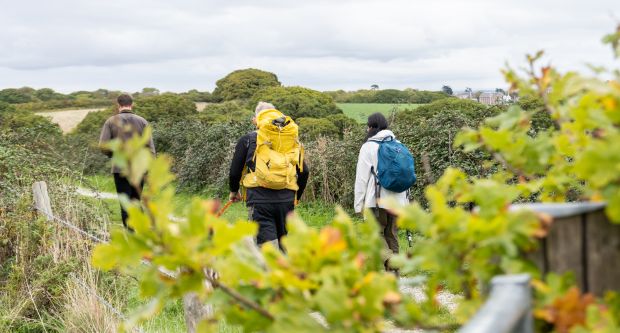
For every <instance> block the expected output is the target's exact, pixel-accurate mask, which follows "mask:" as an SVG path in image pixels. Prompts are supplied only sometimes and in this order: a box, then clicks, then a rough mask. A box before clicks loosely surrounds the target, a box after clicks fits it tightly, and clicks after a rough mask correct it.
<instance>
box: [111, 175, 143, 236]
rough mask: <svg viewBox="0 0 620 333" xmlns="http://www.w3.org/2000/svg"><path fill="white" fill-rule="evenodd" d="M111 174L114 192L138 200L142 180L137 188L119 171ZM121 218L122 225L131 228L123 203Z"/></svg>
mask: <svg viewBox="0 0 620 333" xmlns="http://www.w3.org/2000/svg"><path fill="white" fill-rule="evenodd" d="M113 175H114V185H116V192H117V193H118V194H119V195H121V194H125V195H126V196H127V197H129V199H130V200H134V199H135V200H140V193H142V188H143V187H144V181H142V183H141V184H140V189H139V190H138V189H137V188H135V187H134V186H133V185H131V183H130V182H129V180H128V179H127V178H125V177H123V175H121V174H120V173H114V174H113ZM121 218H122V219H123V225H124V226H125V228H128V229H129V230H132V229H131V228H129V227H128V226H127V211H125V208H123V205H121Z"/></svg>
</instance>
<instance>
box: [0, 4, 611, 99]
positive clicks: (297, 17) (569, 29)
mask: <svg viewBox="0 0 620 333" xmlns="http://www.w3.org/2000/svg"><path fill="white" fill-rule="evenodd" d="M0 8H1V10H0V22H2V23H1V29H0V89H2V88H8V87H22V86H30V87H34V88H44V87H49V88H52V89H55V90H57V91H60V92H64V93H67V92H71V91H77V90H95V89H98V88H107V89H112V90H122V91H127V92H133V91H139V90H141V89H142V88H143V87H155V88H158V89H160V90H161V91H173V92H181V91H187V90H189V89H198V90H201V91H203V90H208V91H211V90H213V88H214V87H215V82H216V81H217V80H218V79H220V78H222V77H224V76H225V75H226V74H227V73H229V72H231V71H233V70H236V69H243V68H259V69H263V70H267V71H270V72H273V73H275V74H277V75H278V78H279V79H280V81H281V82H282V84H283V85H286V86H304V87H309V88H313V89H317V90H336V89H345V90H356V89H368V88H369V87H370V86H371V85H373V84H377V85H379V87H380V88H382V89H387V88H396V89H402V88H407V87H409V88H416V89H427V90H440V89H441V87H442V86H443V85H449V86H451V87H452V88H453V89H454V90H463V89H465V87H472V88H473V89H474V90H483V89H494V88H497V87H500V88H504V87H505V86H506V84H505V82H504V80H503V77H502V75H501V72H500V69H502V68H504V67H505V66H506V64H509V65H510V66H512V67H515V68H518V67H521V66H524V65H525V64H526V62H525V55H526V54H528V53H530V54H533V53H535V52H536V51H537V50H541V49H544V50H545V54H546V56H545V58H544V59H543V60H544V61H543V62H542V63H541V65H543V64H549V63H550V64H552V65H554V66H556V67H557V68H558V69H560V70H561V71H569V70H580V71H588V69H587V65H588V64H592V65H602V66H607V67H612V66H615V67H616V68H617V67H619V66H618V65H619V61H618V60H614V59H613V56H612V52H611V51H610V48H609V46H606V45H603V44H602V43H601V39H602V37H603V36H604V35H605V34H608V33H611V32H612V31H614V30H615V27H616V26H617V25H618V24H620V1H619V0H588V1H585V0H581V1H577V0H563V1H559V0H536V1H534V0H503V1H497V0H495V1H492V0H485V1H482V0H468V1H463V0H434V1H431V0H424V1H422V0H306V1H297V0H288V1H285V0H265V1H260V0H254V1H251V0H227V1H225V0H197V1H193V0H176V1H170V0H167V1H165V0H123V1H117V0H106V1H103V0H54V1H45V0H40V1H33V0H21V1H15V0H10V1H9V0H0Z"/></svg>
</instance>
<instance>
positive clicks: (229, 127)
mask: <svg viewBox="0 0 620 333" xmlns="http://www.w3.org/2000/svg"><path fill="white" fill-rule="evenodd" d="M253 129H254V125H253V124H252V123H251V122H250V121H247V122H245V123H215V124H212V125H210V126H208V127H206V128H204V129H203V130H202V131H201V132H200V133H197V134H198V135H197V136H196V137H195V138H192V139H193V142H191V143H189V145H188V148H187V149H186V151H185V154H184V156H183V158H182V159H177V160H176V169H177V172H178V180H179V186H180V187H182V188H186V189H188V190H193V191H205V190H206V191H213V192H215V193H216V194H218V195H223V194H225V193H227V192H228V171H229V167H230V161H231V160H232V155H233V152H234V148H235V145H236V143H237V141H238V140H239V138H240V137H241V136H243V135H244V134H246V133H248V132H250V131H252V130H253ZM189 141H191V140H188V142H189Z"/></svg>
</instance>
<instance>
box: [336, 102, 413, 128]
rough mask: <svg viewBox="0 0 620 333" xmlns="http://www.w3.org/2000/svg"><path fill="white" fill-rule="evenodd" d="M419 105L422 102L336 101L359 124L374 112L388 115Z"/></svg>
mask: <svg viewBox="0 0 620 333" xmlns="http://www.w3.org/2000/svg"><path fill="white" fill-rule="evenodd" d="M420 105H424V104H379V103H338V107H339V108H340V109H342V111H343V112H344V114H345V115H347V116H348V117H350V118H353V119H355V120H356V121H357V122H358V123H360V124H363V123H365V122H366V120H367V119H368V116H369V115H371V114H373V113H375V112H381V113H383V114H384V115H385V116H389V115H390V114H391V113H392V112H398V111H402V110H411V109H415V108H417V107H419V106H420Z"/></svg>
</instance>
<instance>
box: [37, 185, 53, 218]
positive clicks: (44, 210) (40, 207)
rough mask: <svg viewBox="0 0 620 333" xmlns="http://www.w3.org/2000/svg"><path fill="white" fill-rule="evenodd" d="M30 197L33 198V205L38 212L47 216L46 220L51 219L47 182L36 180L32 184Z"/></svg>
mask: <svg viewBox="0 0 620 333" xmlns="http://www.w3.org/2000/svg"><path fill="white" fill-rule="evenodd" d="M32 197H33V198H34V206H35V208H36V209H37V211H38V212H39V214H43V215H45V216H46V217H47V220H48V221H51V220H53V216H54V213H52V204H51V202H50V197H49V195H48V193H47V184H46V183H45V182H36V183H34V184H32Z"/></svg>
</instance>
